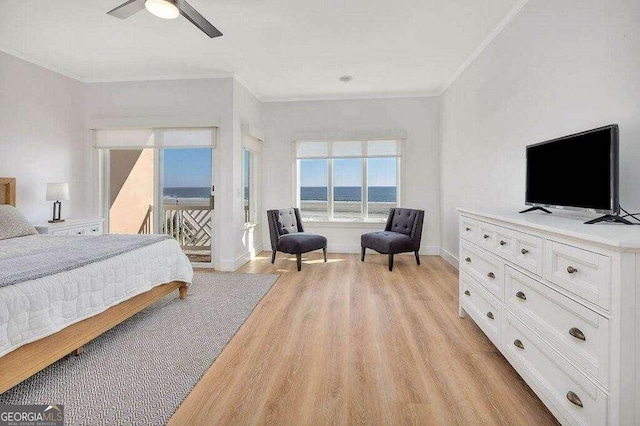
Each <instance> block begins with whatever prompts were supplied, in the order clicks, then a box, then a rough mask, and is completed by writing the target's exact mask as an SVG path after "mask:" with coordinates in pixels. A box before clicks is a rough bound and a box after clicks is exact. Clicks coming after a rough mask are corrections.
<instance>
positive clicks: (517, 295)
mask: <svg viewBox="0 0 640 426" xmlns="http://www.w3.org/2000/svg"><path fill="white" fill-rule="evenodd" d="M516 297H517V298H518V299H522V300H527V296H526V295H525V294H524V293H523V292H521V291H519V292H517V293H516Z"/></svg>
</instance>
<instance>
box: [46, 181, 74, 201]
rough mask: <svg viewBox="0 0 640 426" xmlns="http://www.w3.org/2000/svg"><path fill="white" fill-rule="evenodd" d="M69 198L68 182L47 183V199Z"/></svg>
mask: <svg viewBox="0 0 640 426" xmlns="http://www.w3.org/2000/svg"><path fill="white" fill-rule="evenodd" d="M68 199H69V184H68V183H66V182H65V183H48V184H47V201H64V200H68Z"/></svg>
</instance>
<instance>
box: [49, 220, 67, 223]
mask: <svg viewBox="0 0 640 426" xmlns="http://www.w3.org/2000/svg"><path fill="white" fill-rule="evenodd" d="M62 222H64V219H56V220H50V221H49V223H62Z"/></svg>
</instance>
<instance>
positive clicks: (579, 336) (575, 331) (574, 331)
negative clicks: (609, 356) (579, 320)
mask: <svg viewBox="0 0 640 426" xmlns="http://www.w3.org/2000/svg"><path fill="white" fill-rule="evenodd" d="M569 334H570V335H572V336H573V337H575V338H576V339H580V340H587V338H586V337H584V333H583V332H582V331H581V330H580V329H579V328H575V327H573V328H571V330H569Z"/></svg>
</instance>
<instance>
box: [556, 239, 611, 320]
mask: <svg viewBox="0 0 640 426" xmlns="http://www.w3.org/2000/svg"><path fill="white" fill-rule="evenodd" d="M544 252H545V255H544V257H545V266H544V278H546V279H547V280H549V281H551V282H552V283H554V284H556V285H558V286H559V287H562V288H563V289H565V290H567V291H569V292H571V293H573V294H575V295H576V296H578V297H580V298H582V299H584V300H588V301H589V302H592V303H595V304H596V305H598V306H601V307H602V308H604V309H609V307H610V304H611V296H610V291H611V290H610V288H611V258H610V257H608V256H604V255H602V254H598V253H594V252H591V251H589V250H585V249H582V248H578V247H573V246H569V245H566V244H561V243H558V242H556V241H549V240H548V241H547V242H546V244H545V248H544Z"/></svg>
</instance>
